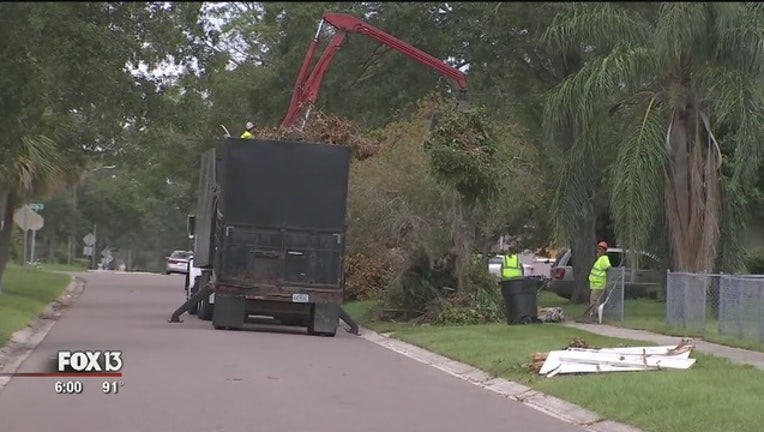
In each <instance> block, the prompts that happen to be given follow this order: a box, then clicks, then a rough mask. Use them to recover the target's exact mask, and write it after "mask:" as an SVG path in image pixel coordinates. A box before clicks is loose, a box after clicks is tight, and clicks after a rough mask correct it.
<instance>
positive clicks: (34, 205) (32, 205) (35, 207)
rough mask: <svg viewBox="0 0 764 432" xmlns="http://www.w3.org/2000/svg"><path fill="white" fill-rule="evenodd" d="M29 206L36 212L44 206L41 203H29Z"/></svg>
mask: <svg viewBox="0 0 764 432" xmlns="http://www.w3.org/2000/svg"><path fill="white" fill-rule="evenodd" d="M29 208H31V209H32V210H34V211H36V212H38V211H42V210H43V209H44V208H45V204H43V203H31V204H29Z"/></svg>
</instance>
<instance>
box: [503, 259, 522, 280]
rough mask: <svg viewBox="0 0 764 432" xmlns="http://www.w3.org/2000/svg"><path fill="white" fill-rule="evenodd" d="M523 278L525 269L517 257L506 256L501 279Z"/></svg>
mask: <svg viewBox="0 0 764 432" xmlns="http://www.w3.org/2000/svg"><path fill="white" fill-rule="evenodd" d="M518 277H523V268H522V267H521V264H520V259H519V258H517V255H505V256H504V262H503V263H502V265H501V278H502V279H512V278H518Z"/></svg>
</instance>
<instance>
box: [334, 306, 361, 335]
mask: <svg viewBox="0 0 764 432" xmlns="http://www.w3.org/2000/svg"><path fill="white" fill-rule="evenodd" d="M339 315H340V316H339V318H340V319H341V320H342V322H344V323H345V324H347V326H348V327H349V328H347V329H345V330H346V331H347V332H348V333H350V334H354V335H356V336H360V335H361V329H360V328H359V327H358V323H356V322H355V321H354V320H353V318H350V315H348V313H347V312H346V311H345V309H342V308H340V311H339Z"/></svg>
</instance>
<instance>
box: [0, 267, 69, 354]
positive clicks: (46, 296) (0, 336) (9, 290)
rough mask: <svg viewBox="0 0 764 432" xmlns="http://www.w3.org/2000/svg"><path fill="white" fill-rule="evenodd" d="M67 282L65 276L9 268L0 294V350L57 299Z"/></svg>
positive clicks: (40, 270)
mask: <svg viewBox="0 0 764 432" xmlns="http://www.w3.org/2000/svg"><path fill="white" fill-rule="evenodd" d="M70 281H71V278H70V277H69V276H68V275H65V274H60V273H52V272H49V271H45V270H42V269H35V268H22V267H19V266H14V265H9V266H8V268H7V269H6V271H5V274H4V275H3V291H2V294H0V346H3V345H5V343H6V342H7V341H8V339H9V338H10V336H11V335H12V334H13V333H14V332H16V331H18V330H21V329H22V328H24V327H26V326H27V324H29V323H30V322H31V321H32V320H34V319H35V318H36V317H37V316H38V315H39V314H40V312H42V311H43V310H44V309H45V306H47V305H48V303H50V302H51V301H53V300H54V299H55V298H56V297H58V296H59V295H61V293H62V292H63V291H64V289H65V288H66V286H67V285H69V282H70Z"/></svg>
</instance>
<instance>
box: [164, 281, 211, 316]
mask: <svg viewBox="0 0 764 432" xmlns="http://www.w3.org/2000/svg"><path fill="white" fill-rule="evenodd" d="M213 292H214V290H213V289H212V287H211V286H209V285H208V286H205V287H204V288H202V289H200V290H199V291H197V292H196V294H194V295H192V296H191V298H189V299H188V300H186V302H185V303H183V304H182V305H180V307H179V308H178V309H176V310H175V312H173V313H172V316H171V317H170V320H169V321H168V322H171V323H181V322H183V320H182V319H180V316H181V315H183V313H184V312H188V311H189V310H190V309H191V307H193V306H194V305H195V304H197V303H199V301H200V300H201V299H203V298H205V297H208V296H209V295H210V294H212V293H213Z"/></svg>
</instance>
